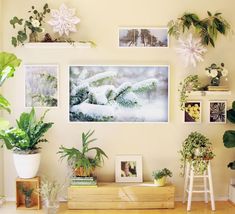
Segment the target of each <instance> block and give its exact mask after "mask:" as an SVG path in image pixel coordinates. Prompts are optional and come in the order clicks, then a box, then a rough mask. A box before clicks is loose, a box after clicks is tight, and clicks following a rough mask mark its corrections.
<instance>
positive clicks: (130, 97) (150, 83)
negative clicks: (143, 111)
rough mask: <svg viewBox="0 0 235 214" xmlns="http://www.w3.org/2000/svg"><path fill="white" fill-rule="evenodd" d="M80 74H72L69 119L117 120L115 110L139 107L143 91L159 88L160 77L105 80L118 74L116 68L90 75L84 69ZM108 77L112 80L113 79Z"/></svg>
mask: <svg viewBox="0 0 235 214" xmlns="http://www.w3.org/2000/svg"><path fill="white" fill-rule="evenodd" d="M73 74H75V75H78V77H79V78H77V79H72V78H70V90H71V91H70V121H115V119H116V118H115V117H116V114H115V112H116V111H117V110H118V109H120V108H122V109H130V108H138V107H140V106H141V105H142V103H141V99H140V95H141V94H143V93H148V92H149V91H151V90H156V88H157V79H154V78H151V79H146V80H143V81H140V82H136V83H134V84H131V83H130V82H124V83H122V84H120V85H119V86H116V87H115V86H114V85H109V84H106V83H105V82H106V80H110V81H112V80H113V78H115V77H116V76H117V72H116V71H104V72H100V73H97V74H94V75H93V76H90V77H88V72H87V71H86V70H85V69H83V71H82V72H80V73H79V74H78V73H77V74H76V72H73ZM110 81H109V82H110Z"/></svg>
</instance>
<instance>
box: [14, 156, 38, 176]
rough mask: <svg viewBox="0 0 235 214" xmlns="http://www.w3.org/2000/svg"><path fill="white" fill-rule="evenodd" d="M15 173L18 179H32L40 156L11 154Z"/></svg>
mask: <svg viewBox="0 0 235 214" xmlns="http://www.w3.org/2000/svg"><path fill="white" fill-rule="evenodd" d="M13 159H14V164H15V168H16V172H17V174H18V176H19V177H20V178H34V177H35V176H36V175H37V172H38V169H39V165H40V160H41V154H40V153H36V154H16V153H13Z"/></svg>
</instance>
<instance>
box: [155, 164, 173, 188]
mask: <svg viewBox="0 0 235 214" xmlns="http://www.w3.org/2000/svg"><path fill="white" fill-rule="evenodd" d="M167 177H172V172H171V171H170V170H169V169H167V168H164V169H161V170H155V171H153V178H154V184H155V185H156V186H164V185H165V184H166V178H167Z"/></svg>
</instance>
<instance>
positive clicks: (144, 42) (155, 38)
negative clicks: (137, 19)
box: [118, 27, 169, 48]
mask: <svg viewBox="0 0 235 214" xmlns="http://www.w3.org/2000/svg"><path fill="white" fill-rule="evenodd" d="M118 36H119V37H118V39H119V47H120V48H168V47H169V34H168V28H167V27H120V28H119V35H118Z"/></svg>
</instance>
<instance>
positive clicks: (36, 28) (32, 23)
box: [10, 4, 50, 47]
mask: <svg viewBox="0 0 235 214" xmlns="http://www.w3.org/2000/svg"><path fill="white" fill-rule="evenodd" d="M28 13H29V14H30V16H29V18H28V20H24V19H22V18H18V17H16V16H14V17H13V18H12V19H11V20H10V24H11V25H12V26H13V28H14V29H15V28H16V25H23V29H22V30H19V31H18V32H17V35H16V36H13V37H12V39H11V43H12V45H13V46H14V47H16V46H18V45H20V44H22V45H23V44H24V42H25V41H26V40H27V39H28V37H29V40H30V42H37V41H38V38H37V34H38V33H41V32H43V28H42V23H43V20H44V19H45V15H46V14H47V13H50V9H49V6H48V4H45V5H44V6H43V11H42V12H39V11H38V10H37V9H36V8H35V6H32V7H31V10H29V11H28ZM27 29H29V30H30V31H31V32H30V34H29V36H28V33H27Z"/></svg>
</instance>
